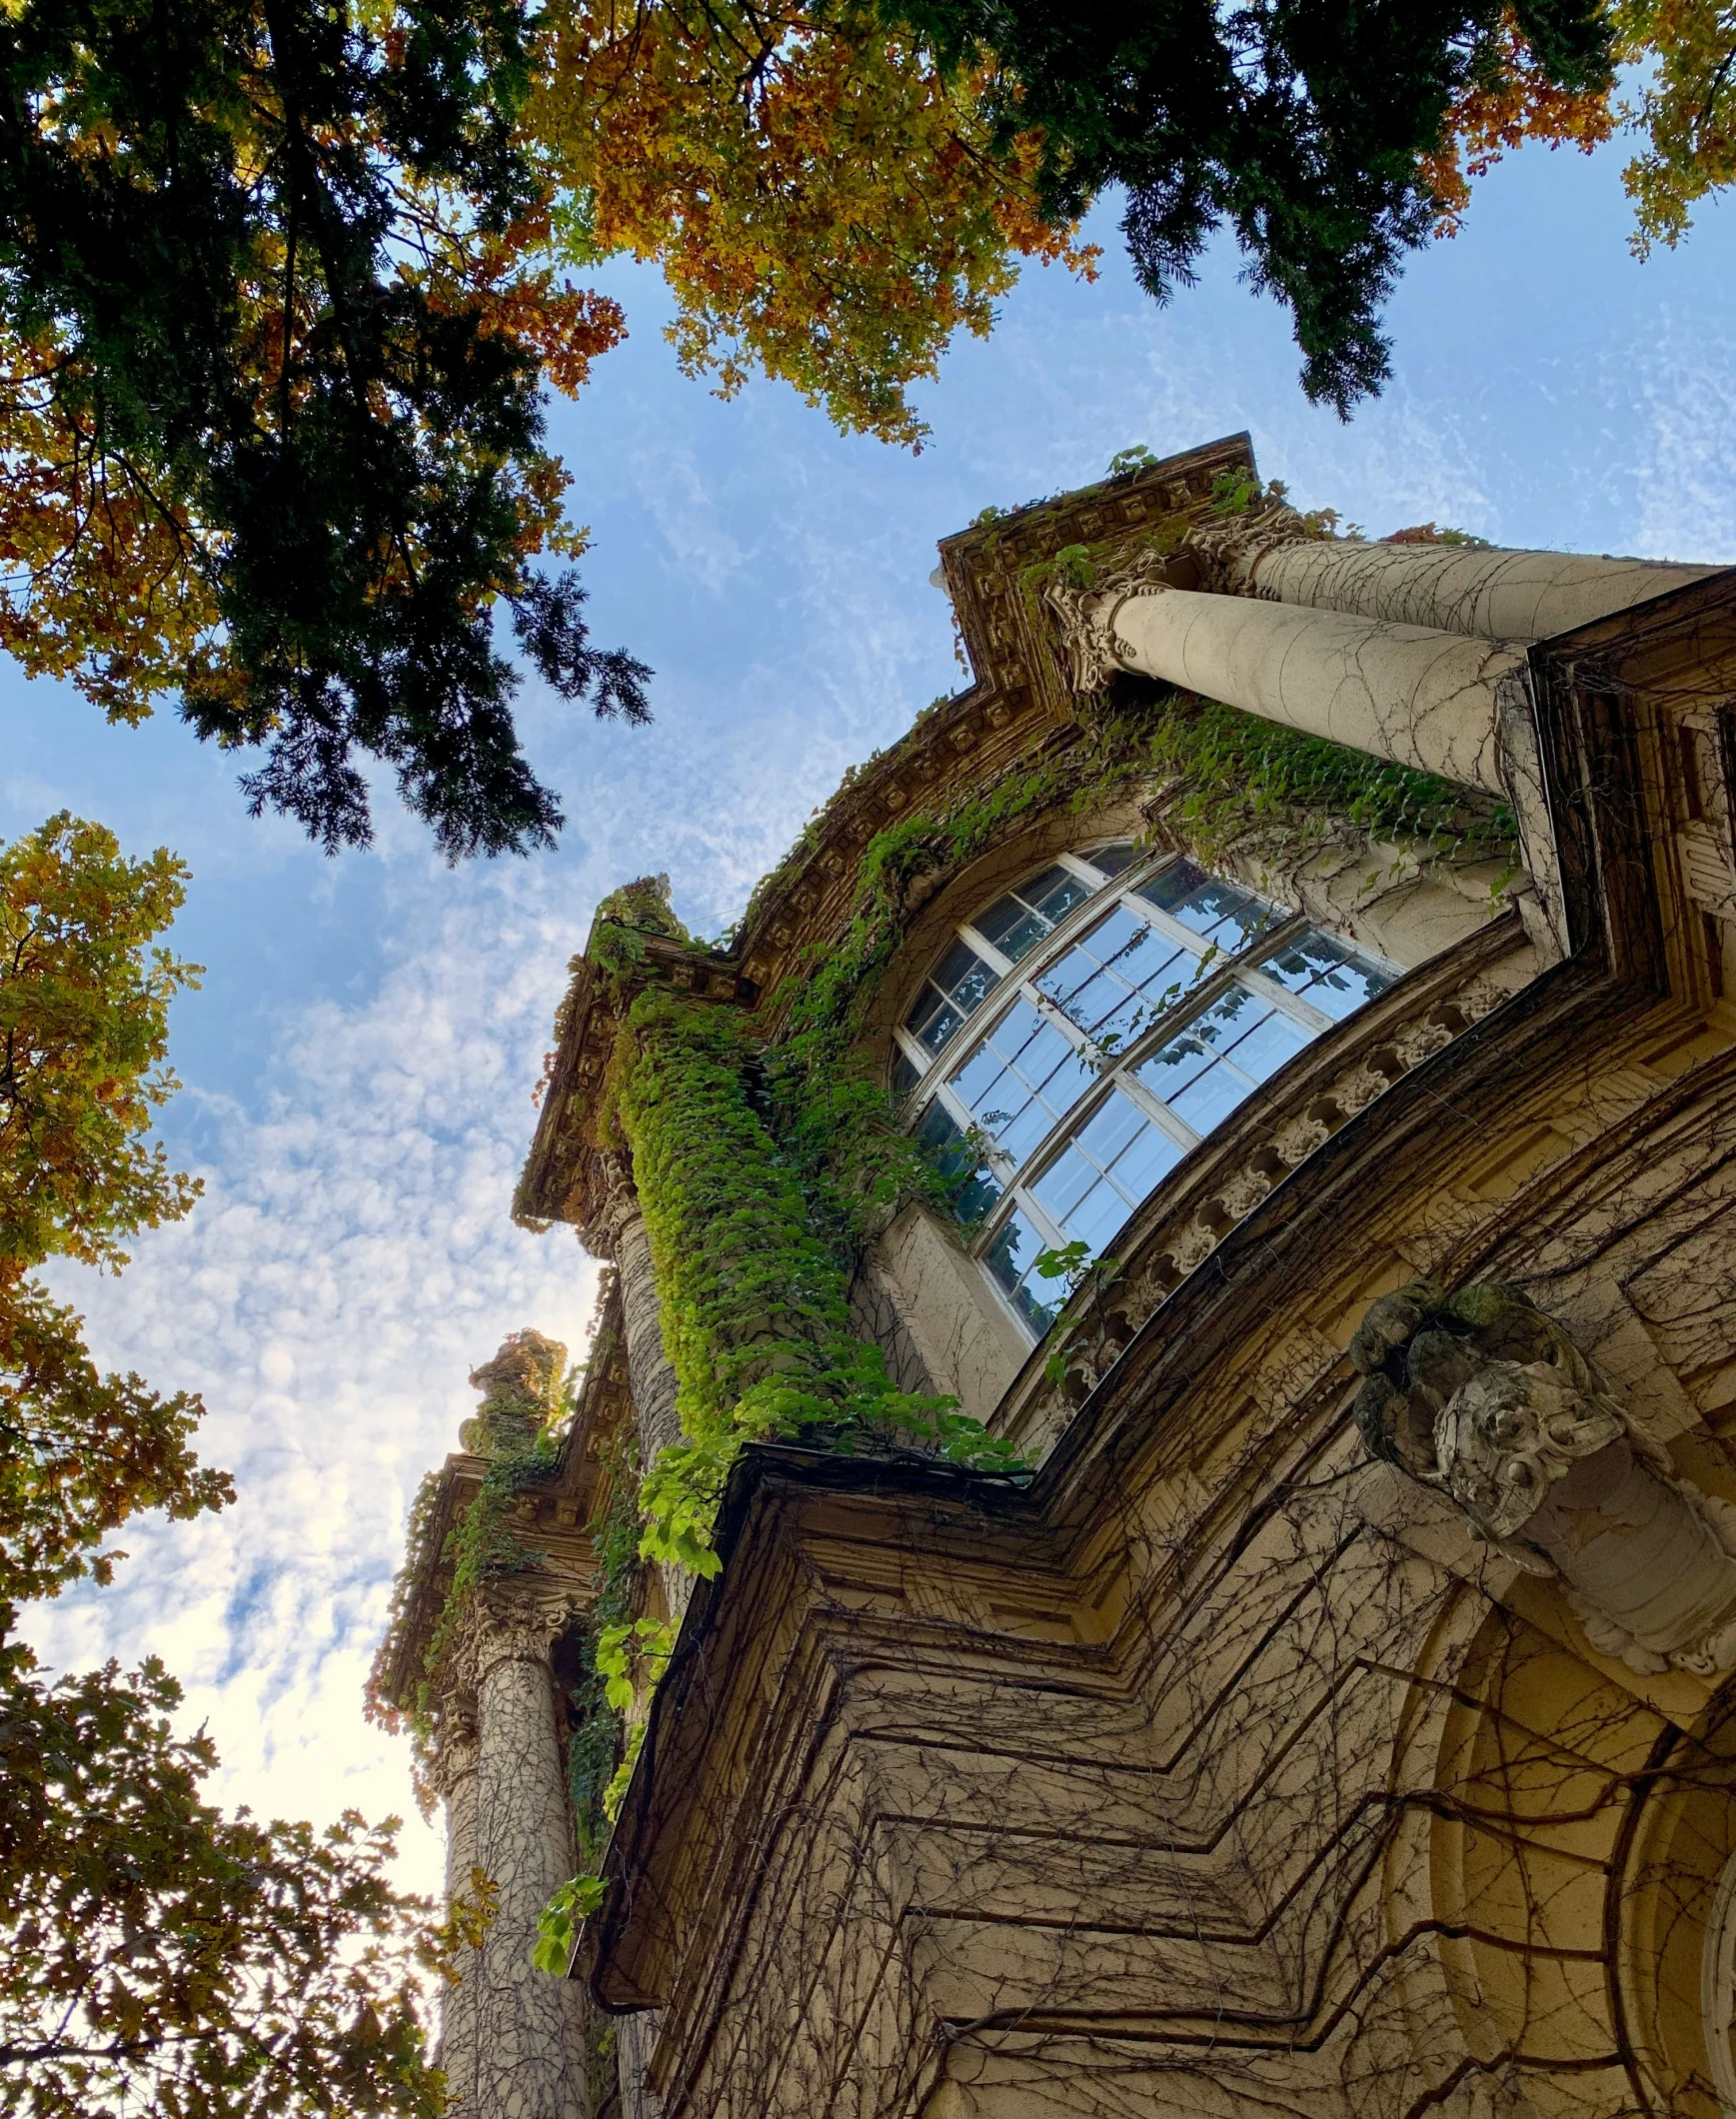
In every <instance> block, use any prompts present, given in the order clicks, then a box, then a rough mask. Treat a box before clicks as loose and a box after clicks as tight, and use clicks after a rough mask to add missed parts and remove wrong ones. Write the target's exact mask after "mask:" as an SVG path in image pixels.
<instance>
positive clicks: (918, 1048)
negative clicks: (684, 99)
mask: <svg viewBox="0 0 1736 2119" xmlns="http://www.w3.org/2000/svg"><path fill="white" fill-rule="evenodd" d="M892 1043H893V1044H894V1045H895V1046H896V1047H897V1049H898V1051H899V1052H900V1053H902V1054H903V1056H904V1058H905V1059H907V1060H908V1061H909V1062H910V1064H911V1065H912V1066H913V1067H914V1068H915V1069H916V1072H917V1073H918V1074H925V1073H926V1072H927V1071H928V1069H929V1067H931V1066H932V1065H933V1063H934V1059H935V1055H934V1054H932V1053H931V1052H929V1050H928V1048H927V1047H926V1046H925V1045H924V1044H922V1042H921V1040H920V1039H918V1038H912V1037H911V1036H910V1034H909V1032H908V1031H907V1030H905V1028H904V1027H903V1025H902V1024H901V1023H894V1024H893V1025H892Z"/></svg>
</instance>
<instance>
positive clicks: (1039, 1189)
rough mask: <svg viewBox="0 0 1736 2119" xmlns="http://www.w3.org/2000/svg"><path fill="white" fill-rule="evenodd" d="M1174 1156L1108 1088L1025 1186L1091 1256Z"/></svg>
mask: <svg viewBox="0 0 1736 2119" xmlns="http://www.w3.org/2000/svg"><path fill="white" fill-rule="evenodd" d="M1180 1159H1181V1149H1180V1148H1179V1147H1178V1146H1177V1145H1176V1143H1175V1142H1174V1141H1173V1140H1171V1139H1170V1138H1169V1137H1168V1135H1167V1134H1166V1133H1164V1132H1162V1131H1160V1130H1159V1128H1158V1127H1156V1126H1154V1125H1153V1124H1152V1123H1151V1121H1150V1120H1149V1119H1148V1118H1147V1117H1146V1116H1145V1114H1144V1112H1143V1111H1141V1110H1140V1109H1139V1108H1138V1106H1137V1105H1136V1104H1134V1103H1133V1102H1132V1101H1131V1100H1130V1099H1129V1098H1128V1097H1126V1096H1123V1095H1122V1094H1121V1093H1120V1091H1119V1090H1118V1089H1112V1090H1111V1091H1110V1092H1109V1094H1108V1096H1107V1097H1106V1098H1105V1099H1104V1101H1103V1102H1102V1103H1101V1104H1100V1105H1099V1106H1098V1108H1097V1109H1096V1110H1094V1111H1093V1112H1092V1113H1091V1115H1090V1117H1089V1118H1087V1119H1086V1121H1085V1123H1084V1124H1083V1125H1082V1126H1080V1128H1079V1130H1078V1134H1077V1136H1076V1138H1074V1139H1073V1140H1071V1141H1070V1142H1069V1143H1068V1144H1067V1146H1066V1147H1065V1148H1063V1149H1062V1151H1061V1152H1060V1154H1058V1155H1057V1156H1056V1157H1055V1159H1054V1160H1053V1161H1052V1162H1051V1163H1050V1164H1049V1166H1048V1168H1047V1169H1045V1170H1044V1171H1043V1173H1042V1175H1041V1176H1040V1177H1038V1178H1036V1180H1035V1181H1034V1182H1033V1183H1032V1185H1031V1187H1030V1188H1031V1190H1032V1192H1034V1193H1035V1195H1036V1197H1037V1199H1038V1200H1039V1201H1040V1202H1041V1204H1042V1206H1043V1208H1044V1210H1045V1211H1046V1212H1047V1213H1048V1214H1049V1215H1050V1216H1051V1217H1052V1218H1053V1219H1054V1220H1055V1221H1056V1222H1058V1223H1059V1225H1060V1226H1061V1228H1062V1229H1063V1230H1064V1231H1065V1233H1066V1236H1067V1239H1068V1241H1069V1242H1082V1243H1085V1244H1087V1245H1088V1246H1089V1248H1090V1253H1091V1255H1092V1256H1093V1257H1095V1256H1096V1255H1097V1254H1098V1252H1100V1251H1101V1249H1102V1247H1103V1245H1104V1244H1105V1243H1106V1242H1107V1241H1108V1240H1109V1238H1110V1237H1111V1236H1112V1235H1113V1234H1114V1232H1115V1231H1116V1229H1118V1228H1119V1227H1120V1225H1121V1223H1122V1222H1123V1221H1124V1220H1126V1218H1127V1215H1128V1214H1129V1213H1130V1212H1131V1210H1132V1209H1133V1208H1134V1207H1135V1206H1137V1205H1138V1204H1139V1203H1140V1201H1141V1200H1142V1199H1144V1198H1145V1197H1146V1195H1147V1194H1148V1193H1149V1192H1150V1191H1151V1189H1152V1187H1153V1186H1154V1185H1155V1184H1156V1183H1157V1182H1158V1181H1159V1179H1160V1178H1161V1177H1162V1176H1163V1175H1164V1174H1165V1172H1166V1171H1168V1170H1171V1169H1173V1168H1174V1167H1175V1164H1176V1163H1177V1162H1178V1161H1180Z"/></svg>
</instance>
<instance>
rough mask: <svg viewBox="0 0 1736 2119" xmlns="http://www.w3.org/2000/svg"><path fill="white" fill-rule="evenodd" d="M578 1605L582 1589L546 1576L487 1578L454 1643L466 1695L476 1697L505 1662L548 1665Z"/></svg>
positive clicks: (454, 1663)
mask: <svg viewBox="0 0 1736 2119" xmlns="http://www.w3.org/2000/svg"><path fill="white" fill-rule="evenodd" d="M578 1608H579V1598H578V1595H577V1593H576V1592H575V1591H574V1590H572V1589H565V1588H560V1587H558V1586H556V1585H554V1584H552V1583H551V1582H550V1581H549V1580H548V1578H547V1577H546V1576H540V1575H527V1576H519V1577H514V1576H508V1577H507V1578H506V1579H505V1580H502V1581H493V1582H484V1583H483V1584H482V1585H481V1586H480V1587H479V1588H478V1590H477V1592H476V1595H475V1597H474V1599H473V1601H472V1603H471V1607H470V1609H469V1611H468V1612H467V1613H466V1614H465V1616H464V1619H463V1620H462V1622H461V1624H460V1627H459V1634H458V1639H457V1641H456V1643H455V1644H454V1648H453V1653H452V1658H451V1664H450V1667H451V1671H452V1681H453V1683H454V1685H455V1686H456V1688H457V1689H458V1691H459V1692H460V1693H468V1694H471V1695H473V1696H474V1695H477V1694H480V1693H481V1691H482V1688H483V1685H484V1683H485V1682H486V1680H487V1678H488V1676H489V1674H490V1672H491V1671H493V1670H495V1669H497V1668H498V1667H499V1666H500V1665H501V1664H502V1663H509V1662H517V1663H536V1664H539V1665H542V1666H544V1667H547V1665H548V1661H549V1653H550V1650H551V1649H552V1648H553V1647H554V1645H555V1642H556V1641H557V1640H558V1639H559V1638H560V1636H561V1634H562V1633H563V1632H564V1631H565V1630H566V1627H567V1624H568V1622H569V1620H570V1619H571V1618H572V1616H573V1614H574V1612H575V1611H577V1610H578Z"/></svg>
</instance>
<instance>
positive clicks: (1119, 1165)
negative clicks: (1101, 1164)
mask: <svg viewBox="0 0 1736 2119" xmlns="http://www.w3.org/2000/svg"><path fill="white" fill-rule="evenodd" d="M1181 1155H1182V1149H1181V1145H1180V1142H1179V1141H1176V1140H1171V1139H1170V1137H1169V1135H1168V1134H1167V1133H1165V1132H1161V1131H1159V1129H1158V1128H1157V1127H1156V1126H1155V1125H1150V1124H1147V1125H1145V1126H1143V1127H1142V1128H1141V1129H1140V1130H1139V1131H1138V1132H1137V1133H1135V1134H1134V1136H1133V1138H1132V1139H1131V1140H1130V1141H1129V1142H1128V1143H1127V1145H1126V1147H1125V1148H1123V1149H1122V1151H1121V1153H1120V1154H1119V1155H1118V1156H1117V1157H1116V1159H1115V1161H1114V1162H1113V1163H1112V1164H1111V1165H1110V1168H1109V1182H1110V1183H1111V1184H1112V1185H1114V1187H1115V1189H1116V1190H1117V1191H1118V1192H1119V1193H1120V1194H1121V1196H1122V1198H1123V1199H1125V1200H1126V1202H1127V1204H1128V1206H1129V1207H1134V1206H1137V1205H1138V1204H1139V1203H1140V1201H1141V1200H1144V1199H1148V1198H1149V1197H1150V1196H1151V1194H1152V1192H1154V1191H1155V1190H1156V1189H1157V1186H1158V1185H1159V1184H1160V1183H1161V1182H1162V1180H1163V1179H1164V1178H1165V1177H1166V1176H1167V1175H1168V1174H1169V1172H1170V1171H1171V1170H1172V1169H1173V1168H1174V1167H1175V1165H1176V1163H1177V1162H1179V1161H1180V1160H1181Z"/></svg>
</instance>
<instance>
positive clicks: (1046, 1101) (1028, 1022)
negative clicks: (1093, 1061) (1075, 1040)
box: [951, 1001, 1096, 1162]
mask: <svg viewBox="0 0 1736 2119" xmlns="http://www.w3.org/2000/svg"><path fill="white" fill-rule="evenodd" d="M1095 1079H1096V1073H1095V1070H1094V1069H1093V1068H1092V1066H1091V1065H1090V1063H1089V1062H1088V1061H1087V1060H1085V1059H1081V1058H1080V1056H1079V1055H1078V1054H1077V1053H1076V1052H1074V1050H1073V1049H1072V1047H1071V1046H1070V1045H1069V1044H1068V1043H1067V1041H1066V1039H1065V1038H1064V1037H1063V1036H1062V1035H1061V1033H1060V1032H1059V1031H1058V1030H1057V1029H1056V1028H1055V1026H1054V1025H1053V1024H1052V1023H1045V1022H1044V1021H1043V1019H1042V1017H1040V1016H1039V1015H1038V1014H1037V1012H1036V1010H1035V1009H1033V1008H1032V1007H1031V1005H1030V1003H1029V1002H1028V1001H1017V1002H1014V1004H1013V1005H1012V1007H1011V1008H1009V1009H1008V1010H1007V1012H1006V1014H1005V1015H1004V1016H1002V1017H1001V1019H1000V1021H999V1022H998V1023H997V1024H996V1025H995V1026H994V1028H993V1029H992V1030H991V1031H990V1032H989V1033H988V1035H987V1037H986V1038H984V1039H983V1041H982V1043H981V1044H980V1045H979V1046H978V1047H977V1049H976V1050H975V1052H973V1053H972V1054H971V1055H970V1057H969V1059H966V1060H965V1061H964V1063H963V1065H962V1066H960V1067H959V1068H957V1069H956V1071H955V1072H954V1073H953V1074H952V1076H951V1086H952V1087H953V1088H954V1089H955V1090H956V1091H957V1092H958V1094H959V1095H960V1096H961V1097H962V1098H963V1099H964V1102H965V1103H966V1104H967V1105H968V1107H969V1109H970V1111H971V1112H972V1114H973V1115H974V1117H975V1119H976V1121H977V1123H978V1124H979V1125H980V1126H981V1127H982V1129H983V1131H984V1132H986V1133H988V1134H990V1135H991V1136H992V1137H993V1139H994V1140H995V1142H996V1143H997V1144H998V1146H999V1147H1000V1148H1001V1150H1002V1151H1003V1152H1004V1153H1005V1154H1006V1155H1007V1156H1008V1157H1009V1158H1010V1159H1011V1160H1012V1161H1014V1162H1022V1161H1024V1159H1025V1158H1026V1156H1028V1155H1029V1154H1031V1153H1032V1152H1033V1151H1034V1150H1035V1148H1036V1146H1037V1144H1038V1143H1039V1142H1040V1141H1041V1139H1042V1137H1043V1135H1044V1134H1045V1133H1046V1132H1047V1131H1048V1129H1049V1127H1050V1126H1051V1125H1053V1123H1054V1122H1055V1120H1056V1119H1057V1118H1059V1117H1062V1116H1064V1115H1065V1113H1066V1112H1068V1111H1069V1110H1071V1109H1072V1107H1073V1105H1074V1104H1075V1103H1076V1102H1077V1101H1078V1100H1079V1098H1080V1097H1081V1096H1082V1095H1083V1094H1084V1092H1085V1090H1086V1089H1087V1088H1089V1087H1090V1085H1091V1083H1092V1082H1093V1081H1094V1080H1095Z"/></svg>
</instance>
